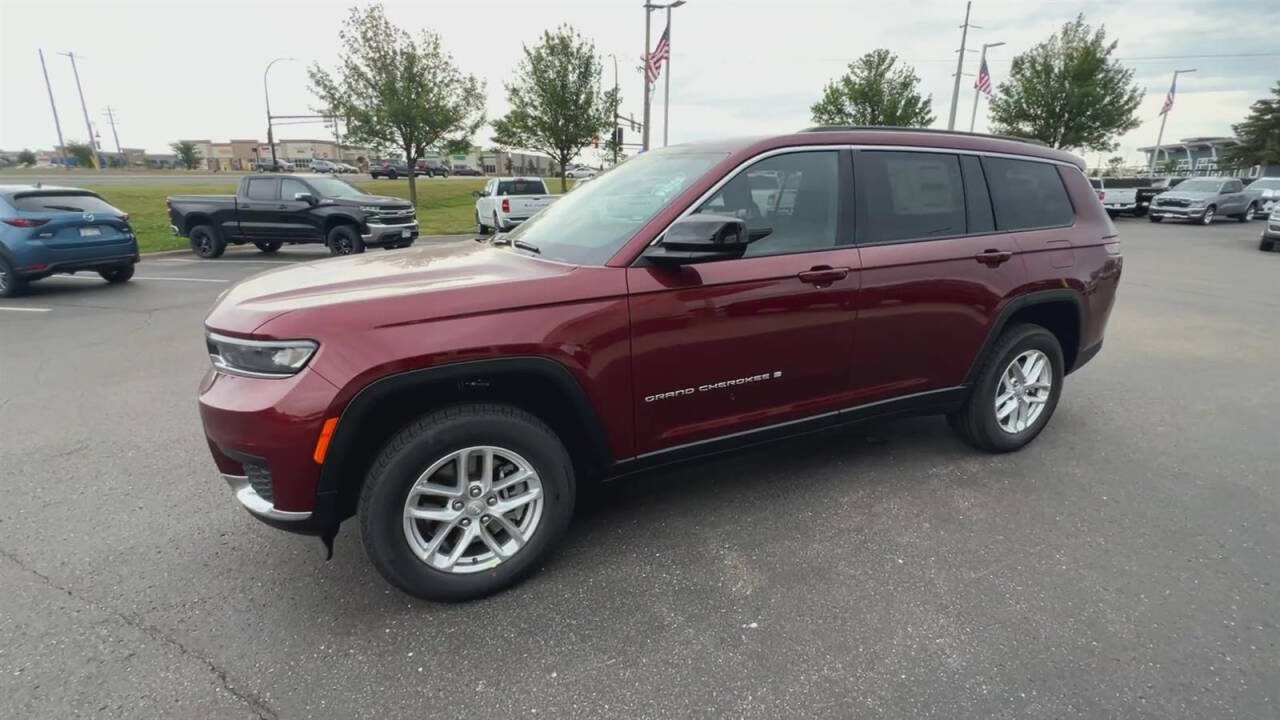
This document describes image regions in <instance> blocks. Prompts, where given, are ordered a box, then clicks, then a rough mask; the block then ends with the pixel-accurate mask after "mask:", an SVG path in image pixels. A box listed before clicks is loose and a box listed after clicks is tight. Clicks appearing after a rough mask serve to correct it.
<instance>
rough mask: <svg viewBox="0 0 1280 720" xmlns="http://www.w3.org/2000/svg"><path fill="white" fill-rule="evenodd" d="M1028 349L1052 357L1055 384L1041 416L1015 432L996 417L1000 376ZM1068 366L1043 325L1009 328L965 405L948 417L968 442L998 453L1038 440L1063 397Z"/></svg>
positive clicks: (981, 372)
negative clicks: (1003, 426)
mask: <svg viewBox="0 0 1280 720" xmlns="http://www.w3.org/2000/svg"><path fill="white" fill-rule="evenodd" d="M1028 350H1040V351H1041V352H1043V353H1044V354H1045V355H1046V356H1048V358H1049V363H1050V365H1051V368H1052V378H1053V380H1052V382H1053V386H1052V387H1051V388H1049V398H1048V400H1047V401H1046V403H1045V407H1044V409H1043V410H1042V411H1041V413H1040V416H1039V417H1038V418H1036V419H1035V421H1034V422H1032V423H1031V424H1030V425H1029V426H1027V427H1026V429H1024V430H1022V431H1021V432H1018V433H1011V432H1008V431H1006V430H1005V429H1004V428H1002V427H1000V424H999V422H998V421H997V419H996V409H995V402H994V401H995V397H996V390H997V388H998V386H999V383H1000V377H1001V375H1003V374H1004V372H1005V370H1006V369H1007V368H1008V367H1009V364H1010V363H1012V362H1013V361H1014V359H1015V358H1017V357H1018V356H1019V355H1021V354H1022V353H1024V352H1026V351H1028ZM1064 369H1065V366H1064V364H1063V360H1062V347H1061V346H1060V345H1059V344H1058V338H1057V337H1055V336H1054V334H1053V333H1051V332H1049V331H1048V330H1046V329H1044V328H1043V327H1041V326H1039V325H1030V324H1018V325H1015V326H1013V327H1011V328H1007V329H1006V330H1005V331H1004V332H1003V333H1002V334H1001V335H1000V338H999V339H998V340H997V341H996V344H995V347H993V348H991V351H990V352H989V353H988V354H987V357H986V358H985V359H984V360H983V364H982V367H981V369H980V370H979V371H978V380H977V382H976V383H975V384H974V386H973V388H972V389H971V390H970V392H969V397H968V399H966V400H965V404H964V407H963V408H961V409H960V411H959V412H956V413H953V414H952V415H949V416H948V417H947V420H948V422H949V423H950V424H951V427H952V428H953V429H954V430H955V431H956V433H957V434H959V435H960V437H961V438H962V439H963V440H964V441H965V442H967V443H969V444H970V445H972V446H973V447H975V448H978V449H979V450H986V451H987V452H997V453H1002V452H1011V451H1013V450H1017V449H1019V448H1021V447H1022V446H1024V445H1026V444H1027V443H1029V442H1031V441H1032V440H1034V439H1035V437H1036V436H1037V435H1039V434H1040V431H1041V430H1043V429H1044V427H1045V425H1047V424H1048V423H1049V418H1051V417H1053V411H1054V409H1055V408H1057V406H1058V398H1060V397H1061V396H1062V378H1063V371H1064Z"/></svg>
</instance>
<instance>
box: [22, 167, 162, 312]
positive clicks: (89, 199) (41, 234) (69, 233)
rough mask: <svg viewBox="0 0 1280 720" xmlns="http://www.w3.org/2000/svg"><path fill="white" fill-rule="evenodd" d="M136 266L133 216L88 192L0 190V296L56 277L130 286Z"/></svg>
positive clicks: (32, 188) (25, 188)
mask: <svg viewBox="0 0 1280 720" xmlns="http://www.w3.org/2000/svg"><path fill="white" fill-rule="evenodd" d="M136 262H138V238H137V236H136V235H134V233H133V228H132V227H131V226H130V225H129V214H128V213H126V212H123V211H121V210H118V209H116V208H115V207H112V206H111V205H110V204H108V203H107V201H106V200H103V199H102V198H101V197H99V196H98V195H96V194H94V193H91V192H89V191H88V190H80V189H77V188H68V187H53V186H44V187H41V186H39V185H0V297H13V296H15V295H19V294H21V293H22V291H23V290H25V289H26V286H27V283H29V282H32V281H33V280H39V279H40V278H44V277H48V276H50V275H55V274H58V273H74V272H77V271H80V270H88V271H91V272H96V273H98V274H99V275H101V276H102V279H103V280H106V281H107V282H110V283H122V282H128V280H129V278H132V277H133V265H134V263H136Z"/></svg>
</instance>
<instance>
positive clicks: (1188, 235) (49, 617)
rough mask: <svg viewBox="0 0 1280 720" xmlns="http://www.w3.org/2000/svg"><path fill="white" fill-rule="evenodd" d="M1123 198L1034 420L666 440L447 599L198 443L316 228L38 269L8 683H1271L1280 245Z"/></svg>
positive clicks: (1086, 712)
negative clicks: (240, 326)
mask: <svg viewBox="0 0 1280 720" xmlns="http://www.w3.org/2000/svg"><path fill="white" fill-rule="evenodd" d="M1116 225H1117V227H1118V229H1119V231H1120V236H1121V240H1122V242H1123V243H1124V248H1123V249H1124V254H1125V268H1124V277H1123V278H1122V280H1121V285H1120V291H1119V298H1118V300H1117V306H1116V309H1115V312H1114V314H1113V316H1112V320H1111V324H1110V327H1109V329H1108V335H1107V341H1106V347H1105V348H1104V349H1103V351H1102V353H1101V354H1100V355H1099V356H1098V358H1097V359H1096V360H1095V361H1094V362H1093V363H1091V364H1090V365H1089V366H1087V367H1086V368H1084V369H1082V370H1081V371H1080V372H1079V373H1078V374H1075V375H1072V376H1071V377H1069V378H1068V379H1067V383H1068V385H1070V389H1069V392H1067V393H1066V394H1064V396H1063V399H1062V402H1061V404H1060V405H1059V406H1058V408H1057V411H1056V414H1055V417H1054V420H1053V422H1052V424H1051V425H1050V426H1049V427H1048V429H1047V430H1046V431H1045V432H1044V433H1043V434H1042V435H1041V436H1040V438H1039V439H1038V440H1037V441H1036V442H1035V443H1034V444H1032V445H1031V446H1029V447H1027V448H1026V449H1024V450H1023V451H1021V452H1019V453H1016V454H1012V455H1002V456H991V455H984V454H980V453H977V452H974V451H972V450H970V449H968V448H967V447H966V446H964V445H963V444H962V443H960V442H959V441H957V440H956V439H954V437H953V436H952V434H951V433H950V431H949V430H948V429H947V427H946V424H945V422H944V421H943V420H941V419H940V418H923V419H914V420H907V421H901V422H896V423H880V424H876V425H872V426H868V427H865V428H862V429H860V430H859V431H856V432H847V431H846V432H841V433H836V434H827V435H819V436H813V437H809V438H806V439H803V440H798V441H790V442H787V443H785V444H781V445H775V446H770V447H765V448H759V449H756V450H751V451H747V452H745V453H741V454H737V455H733V456H729V457H725V458H721V459H715V460H709V461H703V462H700V463H698V464H695V465H688V466H680V467H673V468H667V469H662V470H657V471H651V472H649V473H647V474H645V475H642V476H637V477H633V478H629V479H625V480H621V481H618V482H617V483H615V484H613V485H611V486H608V487H605V488H602V489H599V490H598V491H596V492H593V493H592V494H591V495H590V496H589V497H588V498H586V499H585V500H584V501H583V502H582V503H581V507H580V508H579V511H578V518H577V520H576V522H575V524H574V526H573V528H572V529H571V530H570V534H569V537H568V540H567V544H566V547H565V548H564V549H563V551H561V552H560V553H558V554H557V555H555V556H554V558H553V559H552V560H551V561H550V563H549V564H548V565H547V566H546V567H545V568H543V570H542V572H540V573H539V574H538V575H537V576H536V577H534V578H533V579H532V580H530V581H529V582H527V583H525V584H523V585H521V586H519V587H517V588H515V589H513V590H511V591H509V592H506V593H504V594H501V595H499V596H496V597H493V598H490V599H487V600H483V601H479V602H474V603H470V604H465V605H453V606H443V605H431V604H425V603H421V602H417V601H414V600H411V599H408V598H406V597H405V596H404V595H403V594H401V593H399V592H397V591H395V590H392V589H391V588H389V587H388V586H386V585H385V584H384V583H383V582H382V581H381V580H380V579H379V578H378V577H377V576H376V574H375V573H374V571H373V570H372V569H371V568H370V567H369V566H368V564H367V563H366V562H365V561H364V558H363V554H362V552H361V550H360V548H359V534H358V528H357V527H355V526H354V523H353V524H351V525H350V526H348V527H345V528H344V529H343V531H342V533H341V534H340V535H339V536H338V539H337V547H336V554H335V557H334V559H333V561H332V562H329V563H325V562H324V558H323V554H322V552H321V548H320V544H319V543H318V542H317V541H315V540H311V539H307V538H295V537H289V536H284V535H282V534H280V533H276V532H273V531H271V530H269V529H268V528H264V527H262V526H261V525H260V524H259V523H257V522H256V521H254V520H253V519H252V518H250V517H248V516H247V515H246V514H245V513H244V512H243V511H241V510H239V509H238V508H236V507H235V506H234V503H233V502H232V500H231V498H230V497H229V495H228V491H227V488H226V487H225V485H223V484H221V481H219V480H218V479H217V477H216V472H215V470H214V468H213V466H212V463H211V462H210V461H209V458H208V451H207V449H206V448H205V447H204V445H203V442H204V441H203V437H202V433H201V431H200V427H199V420H198V418H197V417H196V412H195V386H196V383H197V380H198V379H199V377H200V376H201V374H203V372H204V371H205V368H206V367H207V363H208V360H207V357H206V355H205V348H204V344H203V338H202V334H201V328H200V321H201V319H202V318H203V316H204V313H205V312H206V311H207V309H208V308H209V306H210V304H211V303H212V302H213V299H214V298H215V297H216V296H217V295H218V293H220V292H222V290H224V289H225V288H226V287H228V285H229V284H230V283H232V282H234V281H235V280H237V279H239V278H242V277H245V276H247V275H249V274H252V273H255V272H258V271H261V270H267V269H270V268H272V267H277V266H279V264H282V263H290V262H295V261H297V260H299V259H315V258H321V257H325V254H324V251H323V250H321V249H318V248H316V249H313V248H309V247H302V248H287V249H285V250H283V251H281V252H280V253H279V254H278V255H276V256H273V257H270V258H268V257H263V256H261V255H259V254H258V253H256V251H248V252H246V251H242V250H233V251H229V252H228V253H227V254H226V255H225V256H224V257H223V258H221V259H219V260H216V261H201V260H197V259H196V258H194V257H193V256H190V255H169V256H163V257H153V258H147V259H145V260H144V261H143V262H142V263H141V264H140V265H139V266H138V268H137V272H136V274H135V276H134V279H133V281H132V282H131V283H129V284H127V285H123V286H108V285H107V284H106V283H104V282H102V281H101V280H100V279H99V278H97V276H96V275H95V276H93V277H92V278H86V279H81V278H80V277H74V278H50V279H48V280H46V281H44V282H42V283H40V284H37V285H34V286H33V287H32V291H31V293H30V295H28V296H25V297H22V298H18V299H14V300H6V301H3V302H0V439H2V440H0V497H3V502H0V716H3V717H10V716H12V717H59V716H68V715H93V716H97V717H130V718H134V717H175V716H178V717H245V716H250V717H252V716H257V717H308V716H310V717H352V716H388V717H395V716H403V715H408V714H410V713H413V714H417V715H424V716H444V717H451V716H464V715H476V714H479V713H481V712H484V713H485V714H488V715H498V716H512V717H527V716H536V717H592V718H594V717H631V718H636V717H663V716H681V717H682V716H703V717H712V716H735V717H760V718H774V717H830V716H854V715H869V716H911V717H932V716H937V717H986V716H1010V717H1041V716H1046V717H1047V716H1054V717H1069V716H1077V717H1100V716H1126V717H1159V718H1174V717H1275V716H1276V715H1277V711H1278V710H1280V696H1278V695H1277V693H1276V692H1275V688H1276V687H1278V686H1280V667H1278V666H1277V664H1276V661H1275V658H1276V656H1277V654H1280V627H1277V624H1276V617H1277V610H1278V609H1280V603H1278V601H1277V600H1276V594H1275V589H1276V587H1277V586H1280V486H1277V483H1276V482H1275V478H1276V476H1277V466H1280V450H1278V449H1277V445H1276V443H1275V441H1274V438H1275V434H1276V428H1277V427H1278V426H1280V407H1278V404H1277V403H1276V402H1275V400H1274V399H1275V397H1276V396H1277V392H1278V391H1280V379H1278V376H1277V373H1276V368H1277V366H1278V365H1280V337H1277V334H1276V332H1275V330H1276V327H1277V319H1276V318H1277V313H1280V297H1278V296H1277V295H1276V293H1275V291H1274V288H1275V285H1276V279H1277V277H1280V254H1271V253H1267V254H1264V253H1259V252H1258V250H1257V246H1258V234H1259V232H1260V231H1261V226H1262V225H1261V223H1259V222H1254V223H1247V224H1239V223H1234V222H1231V223H1217V224H1215V225H1212V226H1207V227H1204V226H1195V225H1167V224H1162V225H1154V224H1151V223H1148V222H1146V220H1145V219H1138V220H1134V219H1130V218H1121V219H1118V220H1117V221H1116ZM379 252H381V251H379ZM392 252H413V251H412V250H408V251H392ZM535 711H536V714H535Z"/></svg>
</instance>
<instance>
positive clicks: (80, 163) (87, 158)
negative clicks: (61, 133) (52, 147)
mask: <svg viewBox="0 0 1280 720" xmlns="http://www.w3.org/2000/svg"><path fill="white" fill-rule="evenodd" d="M67 153H68V154H69V155H71V157H73V158H75V159H76V167H82V168H92V167H93V146H92V145H90V144H89V143H82V142H76V141H74V140H72V141H71V142H69V143H67Z"/></svg>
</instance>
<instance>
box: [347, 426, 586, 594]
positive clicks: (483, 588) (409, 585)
mask: <svg viewBox="0 0 1280 720" xmlns="http://www.w3.org/2000/svg"><path fill="white" fill-rule="evenodd" d="M477 445H488V446H496V447H499V448H505V449H508V450H512V451H514V452H516V453H518V454H519V455H520V456H521V457H523V458H524V459H525V460H527V461H528V463H529V464H530V465H531V466H532V468H533V470H534V471H535V472H536V473H537V475H538V479H539V481H540V482H541V483H542V503H543V504H542V515H541V519H540V521H539V524H538V525H537V527H536V529H535V530H534V533H533V535H532V537H530V538H529V539H528V540H527V542H526V543H525V545H523V546H522V547H520V549H519V550H517V551H516V552H515V554H514V555H512V556H511V557H509V558H507V559H506V560H504V561H502V562H501V563H499V564H498V565H497V566H495V567H493V568H491V569H489V570H484V571H480V572H475V573H467V574H462V573H450V572H445V571H442V570H438V569H436V568H434V567H432V566H430V565H428V564H427V563H425V562H424V561H422V560H420V559H419V557H418V555H416V554H415V553H414V551H413V550H412V548H411V547H410V544H409V541H408V540H407V538H406V534H405V525H404V519H403V517H404V515H403V513H404V507H405V502H406V500H407V496H408V492H409V490H410V488H411V487H413V485H414V483H415V482H416V481H417V480H418V477H419V476H420V475H421V474H422V473H423V472H424V471H425V470H426V469H427V468H429V467H430V466H431V465H432V464H433V463H435V462H436V461H437V460H439V459H441V458H444V457H445V456H447V455H448V454H450V453H452V452H456V451H457V450H461V449H463V448H466V447H472V446H477ZM575 494H576V486H575V479H574V475H573V463H572V461H571V460H570V458H569V453H568V451H566V450H565V447H564V444H563V443H562V442H561V441H560V439H559V438H558V437H557V436H556V434H555V433H554V432H552V430H551V429H550V428H549V427H547V426H546V425H545V424H544V423H543V422H542V421H541V420H539V419H538V418H536V417H534V416H533V415H530V414H529V413H527V412H524V411H523V410H519V409H517V408H514V407H510V406H507V405H496V404H472V405H457V406H453V407H448V408H444V409H441V410H437V411H435V412H433V413H430V414H428V415H426V416H424V417H422V418H421V419H419V420H418V421H417V422H414V423H413V424H411V425H409V426H408V427H406V428H405V429H403V430H401V431H400V432H399V433H397V434H396V435H395V436H394V437H392V439H391V440H390V442H388V443H387V445H386V446H385V447H383V449H382V452H381V453H380V454H379V455H378V458H377V459H376V460H375V461H374V463H373V467H372V468H370V470H369V475H368V478H367V479H366V480H365V484H364V488H363V490H362V491H361V493H360V505H359V515H360V537H361V540H362V542H363V544H364V548H365V553H366V554H367V555H368V556H369V560H370V561H371V562H372V563H373V566H374V567H375V568H376V569H377V570H378V572H379V573H381V574H382V576H383V577H384V578H386V580H387V581H388V582H390V583H391V584H392V585H394V586H396V587H398V588H400V589H401V590H404V591H405V592H407V593H409V594H410V595H414V596H416V597H420V598H423V599H425V600H435V601H443V602H458V601H462V600H472V599H476V598H481V597H484V596H486V595H491V594H493V593H495V592H498V591H500V590H504V589H506V588H508V587H511V586H512V585H514V584H516V583H518V582H520V581H521V580H522V579H524V578H525V577H527V576H528V575H529V574H530V573H532V572H533V571H534V570H536V569H537V568H538V566H539V565H540V564H541V563H542V561H543V560H544V559H545V558H546V556H547V555H548V553H550V552H551V550H552V548H554V547H555V545H556V544H557V542H558V541H559V540H560V538H561V537H562V536H563V535H564V532H565V529H566V528H568V526H569V520H570V518H571V517H572V516H573V505H574V498H575Z"/></svg>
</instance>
